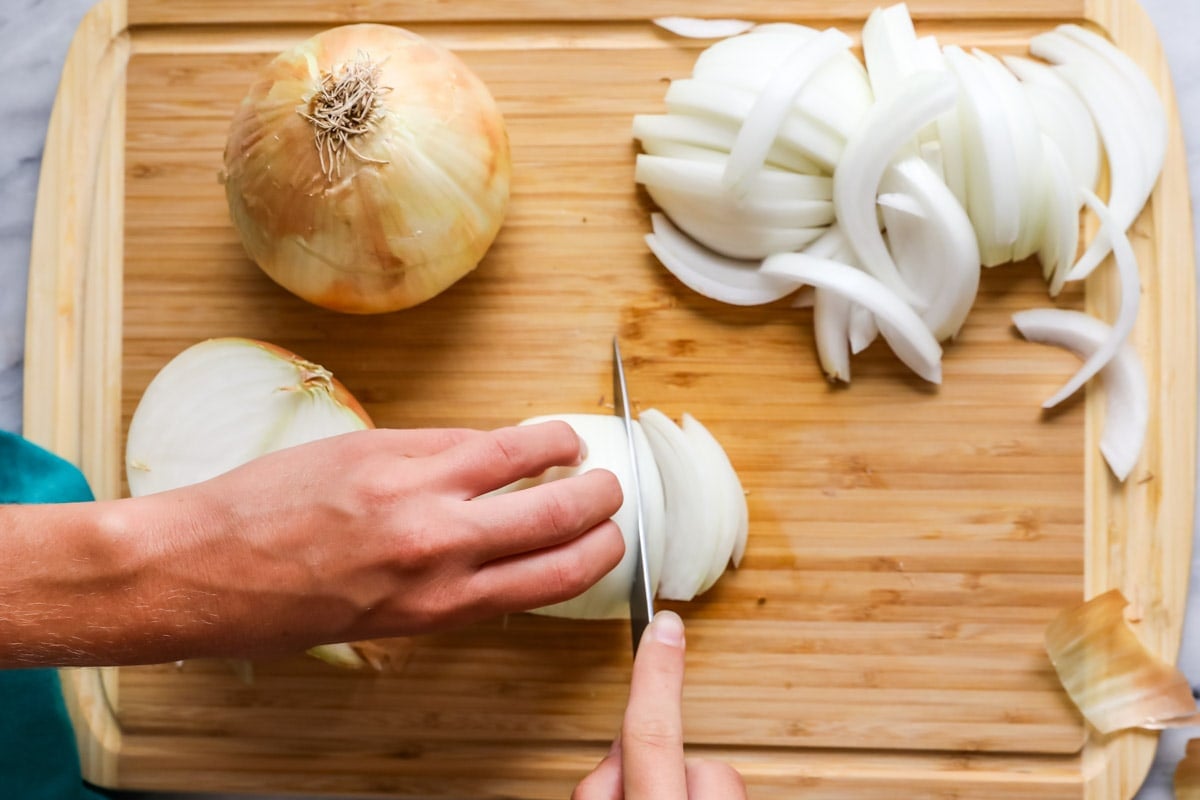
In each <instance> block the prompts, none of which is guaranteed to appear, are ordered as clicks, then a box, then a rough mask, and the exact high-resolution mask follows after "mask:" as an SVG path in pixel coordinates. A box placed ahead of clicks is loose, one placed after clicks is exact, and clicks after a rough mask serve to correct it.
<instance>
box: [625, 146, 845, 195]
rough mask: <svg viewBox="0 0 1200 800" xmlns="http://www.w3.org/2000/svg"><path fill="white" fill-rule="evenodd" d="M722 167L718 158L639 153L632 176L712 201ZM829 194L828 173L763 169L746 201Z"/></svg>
mask: <svg viewBox="0 0 1200 800" xmlns="http://www.w3.org/2000/svg"><path fill="white" fill-rule="evenodd" d="M724 170H725V166H724V164H723V163H720V162H714V163H704V162H695V161H687V160H684V159H682V158H663V157H662V156H648V155H645V154H638V157H637V159H636V161H635V162H634V180H635V181H636V182H637V183H644V184H647V185H654V186H662V187H664V188H666V189H671V190H673V191H676V192H680V193H682V194H687V195H692V196H694V197H696V198H697V199H700V200H705V201H711V200H712V199H713V198H715V197H719V196H720V195H721V194H722V192H723V189H722V187H721V174H722V173H723V172H724ZM832 197H833V181H832V179H830V178H828V177H825V176H820V175H798V174H795V173H791V172H782V171H779V170H763V171H762V172H759V173H758V175H757V176H755V179H754V183H753V186H752V187H751V190H750V193H749V194H748V195H747V202H751V203H754V202H762V203H772V202H777V201H784V200H829V199H831V198H832Z"/></svg>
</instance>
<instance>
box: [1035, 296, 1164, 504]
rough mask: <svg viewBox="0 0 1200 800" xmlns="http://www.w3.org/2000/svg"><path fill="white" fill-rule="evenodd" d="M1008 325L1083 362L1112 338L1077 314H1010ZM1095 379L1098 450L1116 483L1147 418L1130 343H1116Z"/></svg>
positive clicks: (1136, 452) (1141, 374)
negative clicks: (1099, 394)
mask: <svg viewBox="0 0 1200 800" xmlns="http://www.w3.org/2000/svg"><path fill="white" fill-rule="evenodd" d="M1013 324H1014V325H1015V326H1016V327H1017V330H1018V331H1020V332H1021V335H1022V336H1024V337H1025V338H1026V339H1028V340H1029V341H1031V342H1042V343H1045V344H1053V345H1058V346H1059V347H1063V348H1066V349H1067V350H1070V351H1071V352H1073V353H1075V354H1076V355H1078V356H1079V357H1080V358H1084V359H1086V358H1089V357H1090V356H1091V355H1092V354H1093V353H1095V352H1096V351H1097V350H1099V349H1100V348H1101V347H1102V346H1103V345H1104V343H1105V342H1106V341H1108V340H1109V339H1110V338H1112V329H1111V328H1110V327H1109V325H1107V324H1106V323H1104V322H1102V321H1101V320H1098V319H1096V318H1095V317H1091V316H1088V315H1087V314H1084V313H1083V312H1080V311H1067V310H1064V309H1057V308H1037V309H1032V310H1029V311H1019V312H1017V313H1016V314H1013ZM1100 378H1101V380H1102V381H1103V382H1104V399H1105V406H1104V433H1103V434H1102V435H1101V437H1100V452H1101V454H1103V456H1104V460H1105V461H1106V462H1107V463H1108V467H1109V469H1111V470H1112V473H1113V475H1114V476H1116V478H1117V480H1119V481H1124V480H1125V479H1126V478H1127V477H1129V473H1130V472H1132V471H1133V467H1134V465H1136V464H1137V460H1138V458H1139V456H1140V455H1141V452H1142V446H1143V444H1144V442H1145V440H1146V426H1147V424H1148V423H1149V419H1150V398H1149V393H1148V389H1147V384H1146V371H1145V370H1144V369H1143V368H1142V362H1141V359H1139V358H1138V355H1137V351H1136V350H1134V348H1133V345H1131V344H1129V343H1128V342H1125V343H1124V344H1122V345H1121V347H1120V349H1119V350H1117V354H1116V355H1115V356H1114V357H1113V359H1112V360H1111V361H1109V362H1108V364H1107V365H1106V366H1105V367H1104V369H1102V370H1101V371H1100Z"/></svg>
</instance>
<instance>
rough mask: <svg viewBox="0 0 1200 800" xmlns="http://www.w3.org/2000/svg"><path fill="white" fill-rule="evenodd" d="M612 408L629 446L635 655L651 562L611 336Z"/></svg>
mask: <svg viewBox="0 0 1200 800" xmlns="http://www.w3.org/2000/svg"><path fill="white" fill-rule="evenodd" d="M613 407H614V411H615V413H616V415H617V416H618V417H620V418H621V421H622V422H623V423H624V426H625V442H626V444H627V445H628V446H629V467H630V475H632V476H633V480H632V484H633V486H632V487H631V488H632V495H633V496H632V498H628V499H632V501H633V506H634V510H635V512H636V514H635V515H634V519H635V524H636V525H637V530H636V535H635V536H634V537H633V540H634V548H635V550H636V552H635V554H634V556H635V557H634V562H633V585H632V586H631V587H630V589H629V628H630V633H631V634H632V635H633V652H634V654H635V655H636V654H637V648H638V642H640V641H641V640H642V632H643V631H645V630H646V626H647V625H649V624H650V620H651V618H652V617H653V616H654V596H653V588H652V587H651V585H650V563H649V561H647V559H646V524H645V520H644V518H643V516H642V482H641V479H640V478H639V476H638V462H637V448H636V447H635V445H634V440H633V420H632V419H630V415H629V392H628V390H627V388H626V386H625V368H624V366H622V364H621V346H620V345H619V344H618V343H617V337H615V336H614V337H613Z"/></svg>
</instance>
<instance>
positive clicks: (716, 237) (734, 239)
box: [646, 186, 825, 260]
mask: <svg viewBox="0 0 1200 800" xmlns="http://www.w3.org/2000/svg"><path fill="white" fill-rule="evenodd" d="M646 189H647V191H648V192H649V193H650V197H651V198H653V199H654V202H655V203H657V204H658V206H659V207H660V208H661V209H662V210H663V211H665V212H666V213H667V215H668V216H669V217H670V218H671V221H672V222H674V223H675V225H676V226H677V227H679V228H680V229H681V230H683V231H684V233H686V234H688V235H689V236H691V237H692V238H693V239H695V240H696V241H697V242H699V243H700V244H702V245H704V246H705V247H707V248H709V249H710V250H713V251H714V252H716V253H719V254H721V255H723V256H728V257H730V258H735V259H747V260H752V259H762V258H766V257H767V256H769V255H771V254H772V253H789V252H792V251H793V250H799V249H800V248H802V247H804V246H805V245H807V244H809V243H810V242H812V241H814V240H815V239H817V238H819V237H820V236H821V234H822V233H824V230H825V229H824V228H823V227H813V228H789V227H779V226H770V225H760V224H758V223H755V222H747V221H744V220H742V219H738V218H737V216H739V215H737V214H736V213H735V214H732V215H730V218H726V217H723V216H722V215H721V214H720V213H719V212H720V208H719V207H717V208H710V207H707V206H706V205H705V204H704V203H699V202H696V201H695V200H692V199H690V198H687V197H681V196H679V195H672V194H671V193H670V192H667V191H663V190H660V189H654V188H652V187H650V186H647V187H646ZM716 205H718V206H719V205H720V204H716ZM741 216H744V215H741Z"/></svg>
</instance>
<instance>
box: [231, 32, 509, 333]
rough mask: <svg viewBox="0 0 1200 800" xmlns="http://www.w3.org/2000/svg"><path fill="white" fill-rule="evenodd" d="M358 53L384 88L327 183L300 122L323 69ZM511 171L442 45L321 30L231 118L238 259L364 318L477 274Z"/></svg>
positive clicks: (495, 132)
mask: <svg viewBox="0 0 1200 800" xmlns="http://www.w3.org/2000/svg"><path fill="white" fill-rule="evenodd" d="M364 57H366V58H368V59H370V61H371V62H372V63H373V64H374V65H375V66H376V67H377V68H378V71H379V72H378V74H379V85H380V87H386V88H387V89H390V90H391V91H388V92H385V93H383V94H381V95H380V96H379V101H378V103H379V105H378V107H377V108H378V111H379V117H378V118H377V119H376V120H375V121H374V122H373V123H371V125H370V127H369V130H368V131H367V132H366V133H363V134H361V135H357V136H354V137H352V138H351V139H350V144H351V146H352V147H353V148H354V150H355V151H356V152H355V153H347V155H346V158H345V160H344V162H343V163H342V165H341V169H340V172H339V173H337V174H335V175H334V176H333V177H332V178H330V177H327V175H326V172H325V170H324V167H323V165H322V160H321V157H320V155H319V153H318V148H317V146H316V143H315V128H314V127H313V124H312V123H311V122H310V121H309V120H308V119H306V118H305V117H304V116H302V114H304V113H309V112H311V111H312V109H313V98H314V96H315V95H316V94H317V92H318V91H319V89H320V86H321V80H322V75H323V74H325V73H328V72H331V71H333V72H335V73H336V71H337V69H338V68H339V67H341V66H343V65H345V64H352V63H356V62H358V61H360V60H361V59H362V58H364ZM357 154H361V157H359V155H357ZM511 172H512V165H511V160H510V155H509V146H508V134H507V132H506V129H505V126H504V120H503V117H502V116H501V114H500V112H499V109H498V108H497V106H496V103H495V100H494V99H493V98H492V96H491V94H490V92H489V91H488V89H487V87H486V86H485V85H484V84H483V82H482V81H481V80H480V79H479V78H478V77H477V76H476V75H475V74H474V73H473V72H471V70H470V69H469V68H468V67H467V66H466V65H465V64H463V63H462V61H460V60H459V58H458V57H457V56H455V55H454V54H453V53H451V52H450V51H449V50H446V49H445V48H443V47H441V46H439V45H436V44H434V43H432V42H430V41H427V40H425V39H423V38H422V37H420V36H417V35H416V34H414V33H411V32H409V31H406V30H404V29H402V28H397V27H393V26H387V25H373V24H364V25H348V26H343V27H339V28H333V29H331V30H328V31H325V32H324V33H320V34H318V35H317V36H314V37H313V38H311V39H308V40H307V41H305V42H302V43H301V44H299V45H297V46H296V47H293V48H291V49H289V50H287V51H285V52H283V53H281V54H280V55H279V56H277V57H276V58H275V59H273V60H272V61H271V62H270V63H269V64H268V65H267V66H266V67H265V68H264V70H263V71H262V72H261V73H260V75H259V76H258V78H257V79H256V80H255V82H254V83H253V85H252V86H251V87H250V90H249V93H248V94H247V96H246V98H245V99H244V100H243V101H242V103H241V105H240V106H239V107H238V109H237V111H236V113H235V114H234V117H233V121H232V123H231V127H230V131H229V138H228V141H227V144H226V149H225V173H224V181H225V193H226V199H227V200H228V203H229V210H230V215H231V217H232V219H233V223H234V225H235V227H236V228H237V230H238V233H239V234H240V236H241V239H242V243H243V245H244V246H245V249H246V252H247V253H248V254H249V256H250V257H251V258H252V259H254V261H255V262H256V263H257V264H258V265H259V267H261V268H262V270H263V271H264V272H265V273H266V274H267V275H269V276H270V277H271V278H272V279H273V280H274V281H275V282H276V283H278V284H280V285H281V286H283V287H284V288H286V289H288V290H289V291H291V292H293V293H295V294H296V295H298V296H300V297H302V298H304V299H305V300H308V301H309V302H312V303H315V304H316V305H319V306H323V307H325V308H329V309H333V310H335V311H342V312H348V313H363V314H365V313H382V312H388V311H395V310H398V309H402V308H408V307H410V306H413V305H416V304H418V303H421V302H424V301H425V300H428V299H429V298H431V297H433V296H435V295H437V294H439V293H440V292H442V291H444V290H445V289H446V288H448V287H449V286H450V285H452V284H453V283H454V282H456V281H457V280H459V279H460V278H462V277H463V276H464V275H466V274H467V273H469V272H470V271H471V270H473V269H474V268H475V267H476V265H478V263H479V261H480V260H481V259H482V258H483V256H484V254H485V253H486V252H487V250H488V248H489V247H490V246H491V243H492V241H493V240H494V239H495V237H496V235H497V233H498V232H499V230H500V226H501V223H502V222H503V219H504V215H505V213H506V211H507V207H508V198H509V183H510V178H511Z"/></svg>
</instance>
